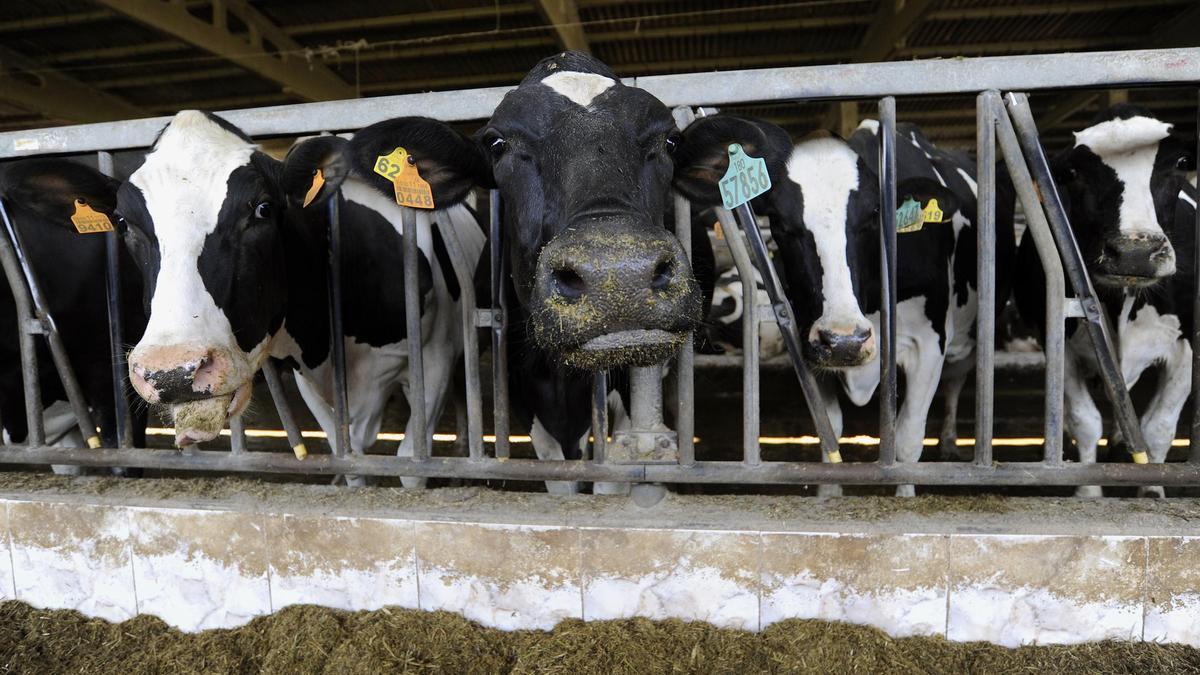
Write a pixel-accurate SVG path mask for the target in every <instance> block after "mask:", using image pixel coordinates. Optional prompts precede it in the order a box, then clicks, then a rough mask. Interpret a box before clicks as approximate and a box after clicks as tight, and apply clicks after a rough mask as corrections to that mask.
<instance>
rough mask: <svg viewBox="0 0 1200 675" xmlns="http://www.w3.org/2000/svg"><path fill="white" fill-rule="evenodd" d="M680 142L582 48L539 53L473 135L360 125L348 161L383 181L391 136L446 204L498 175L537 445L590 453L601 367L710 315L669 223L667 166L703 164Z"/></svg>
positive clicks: (641, 359)
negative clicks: (378, 170)
mask: <svg viewBox="0 0 1200 675" xmlns="http://www.w3.org/2000/svg"><path fill="white" fill-rule="evenodd" d="M683 143H684V141H683V139H682V137H681V135H680V134H679V132H678V131H677V129H676V127H675V122H674V120H673V118H672V116H671V111H670V110H669V109H668V108H667V107H666V106H665V105H664V104H663V103H662V102H661V101H659V100H658V99H657V98H655V97H654V96H653V95H651V94H650V93H648V92H646V91H644V90H641V89H638V88H636V87H631V86H628V85H625V84H624V83H622V82H621V81H620V80H619V79H618V78H617V77H616V75H615V74H614V73H613V72H612V70H611V69H609V68H608V66H606V65H604V64H603V63H601V62H600V61H598V60H597V59H595V58H593V57H591V56H588V55H586V54H580V53H576V52H564V53H561V54H557V55H554V56H551V57H548V58H546V59H543V60H542V61H540V62H539V63H538V64H537V65H535V66H534V67H533V69H532V70H530V72H529V73H528V75H526V77H525V78H524V79H523V80H522V81H521V83H520V84H519V85H518V86H517V87H516V88H515V89H513V90H511V91H509V92H508V93H507V94H506V95H505V96H504V98H503V100H502V101H501V102H500V104H499V105H498V106H497V108H496V110H495V112H494V113H493V114H492V116H491V118H490V119H489V120H488V122H487V123H486V124H485V125H484V126H483V127H482V128H481V129H480V130H478V132H476V133H475V134H474V135H473V136H471V137H468V136H466V135H464V134H462V133H461V132H459V131H457V130H456V129H454V128H453V127H451V126H450V125H447V124H445V123H442V122H438V121H434V120H430V119H426V118H419V117H406V118H399V119H394V120H388V121H384V122H380V123H378V124H375V125H372V126H370V127H367V128H366V129H363V130H361V131H359V132H358V133H356V134H355V135H354V138H353V139H352V140H351V141H350V146H349V156H350V157H351V158H352V159H351V163H352V164H353V165H354V166H355V167H357V168H358V170H359V172H360V173H362V174H364V175H367V176H368V179H369V180H370V181H371V182H372V184H373V185H374V186H375V187H376V189H378V190H379V191H380V192H382V193H385V194H387V193H390V191H391V190H392V186H391V185H390V184H389V183H388V181H387V180H386V179H385V178H383V177H379V176H372V175H370V174H371V172H370V169H369V167H370V166H372V165H373V163H374V162H375V161H376V158H377V157H378V156H380V155H382V154H386V153H387V152H389V151H390V150H392V149H393V148H395V147H404V148H406V149H407V150H408V152H409V153H410V155H411V156H412V157H414V158H415V162H416V166H417V167H418V169H419V170H420V173H421V175H422V176H424V177H425V178H426V180H428V182H429V183H430V185H431V187H432V192H433V196H434V200H435V201H436V202H437V203H438V204H451V203H457V202H459V201H461V200H462V199H464V198H465V197H466V195H467V194H468V193H469V192H470V191H471V190H472V189H473V188H475V187H486V188H497V189H498V190H499V192H500V195H501V199H502V204H503V207H502V208H503V213H502V215H503V221H504V222H503V237H504V241H503V246H504V248H505V251H506V256H507V263H508V267H509V270H510V271H509V274H508V277H507V279H506V282H505V283H506V286H507V288H506V291H507V293H508V295H509V298H511V302H510V303H509V309H510V316H509V318H508V326H509V333H508V340H509V345H510V354H511V365H510V368H509V373H510V375H511V381H510V392H511V395H512V400H513V407H514V412H515V413H516V416H517V417H518V419H520V420H521V421H523V422H524V423H525V424H527V425H528V426H529V428H530V429H531V432H532V434H531V435H532V438H533V445H534V448H535V450H536V452H537V455H538V457H540V458H543V459H563V458H577V457H580V456H581V453H582V451H583V449H584V447H585V446H586V443H587V434H588V430H589V427H590V425H591V412H590V401H591V398H592V377H591V371H595V370H606V369H619V368H622V367H625V366H639V365H640V366H646V365H651V364H656V363H659V362H662V361H663V360H665V359H667V358H669V357H670V356H671V355H672V354H674V353H675V351H676V349H677V348H678V347H679V346H680V344H682V342H683V341H684V340H686V339H691V335H692V332H693V330H694V329H695V328H696V327H697V326H698V325H699V324H700V321H701V319H702V314H701V312H702V305H703V293H702V290H701V284H700V283H699V282H698V280H697V279H696V275H695V273H694V271H693V268H692V266H691V265H690V264H689V260H688V258H687V256H686V255H685V254H684V251H683V249H682V247H681V246H680V243H679V241H678V240H677V239H676V238H675V236H674V235H673V234H672V233H671V231H670V229H669V228H668V227H667V226H666V224H665V219H666V218H665V217H666V216H667V214H668V209H667V206H668V204H667V203H668V202H669V201H670V199H669V198H670V187H671V185H672V182H673V180H674V182H676V183H678V181H679V180H680V179H681V177H683V176H686V175H688V174H689V173H695V172H699V173H705V174H706V173H707V172H708V170H707V167H704V166H692V165H687V164H681V163H680V162H678V161H677V159H676V158H677V157H678V156H679V155H680V153H681V151H682V150H683V148H681V147H680V146H681V144H683ZM695 239H696V242H695V243H696V244H697V245H699V246H703V245H705V243H706V242H707V238H706V237H698V238H695ZM612 379H616V378H612ZM552 487H553V488H554V490H555V491H556V492H570V491H574V490H576V489H577V486H574V485H556V486H552Z"/></svg>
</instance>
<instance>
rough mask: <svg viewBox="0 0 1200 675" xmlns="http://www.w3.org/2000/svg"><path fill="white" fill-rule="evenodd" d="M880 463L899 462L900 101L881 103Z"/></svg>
mask: <svg viewBox="0 0 1200 675" xmlns="http://www.w3.org/2000/svg"><path fill="white" fill-rule="evenodd" d="M879 248H880V256H879V292H880V298H879V329H880V330H879V336H878V337H879V371H880V372H879V463H880V464H883V465H890V464H893V463H895V461H896V398H897V394H896V387H897V383H896V99H895V98H892V97H891V96H885V97H883V98H882V99H880V100H879Z"/></svg>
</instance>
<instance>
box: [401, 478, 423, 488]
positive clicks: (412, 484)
mask: <svg viewBox="0 0 1200 675" xmlns="http://www.w3.org/2000/svg"><path fill="white" fill-rule="evenodd" d="M428 482H429V479H428V478H417V477H416V476H402V477H401V478H400V484H401V485H403V486H404V487H405V488H406V489H408V490H424V489H425V484H426V483H428Z"/></svg>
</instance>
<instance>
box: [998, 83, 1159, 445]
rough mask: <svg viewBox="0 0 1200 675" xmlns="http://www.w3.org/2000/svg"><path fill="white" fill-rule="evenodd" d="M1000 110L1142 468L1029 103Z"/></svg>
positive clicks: (1100, 314) (1112, 359)
mask: <svg viewBox="0 0 1200 675" xmlns="http://www.w3.org/2000/svg"><path fill="white" fill-rule="evenodd" d="M1005 102H1006V105H1007V107H1008V110H1009V115H1010V116H1011V118H1012V122H1013V125H1014V126H1015V127H1016V129H1017V132H1018V135H1017V140H1018V142H1020V144H1021V149H1022V150H1024V152H1025V155H1026V157H1027V158H1028V160H1029V165H1030V169H1031V171H1032V173H1033V176H1034V179H1035V180H1036V181H1037V185H1038V188H1039V193H1040V194H1041V196H1042V203H1043V204H1044V205H1045V207H1046V217H1047V222H1048V223H1049V224H1050V231H1051V232H1052V233H1053V234H1054V239H1055V242H1057V244H1058V250H1059V253H1060V254H1062V259H1063V269H1064V270H1065V271H1066V272H1067V276H1068V278H1069V279H1070V280H1071V285H1072V286H1073V287H1074V289H1075V295H1076V297H1078V298H1079V304H1080V306H1081V308H1082V309H1083V315H1084V316H1083V318H1084V325H1085V326H1086V327H1087V331H1088V337H1089V338H1090V339H1091V342H1092V348H1093V349H1094V350H1095V352H1096V363H1097V365H1098V366H1099V368H1098V370H1099V371H1100V379H1101V381H1103V382H1104V389H1105V393H1107V394H1108V400H1109V402H1110V403H1112V406H1113V417H1115V418H1116V421H1117V424H1118V426H1120V428H1121V434H1122V435H1123V436H1124V437H1125V441H1126V442H1127V443H1129V445H1130V447H1131V448H1132V455H1133V461H1134V462H1135V463H1137V464H1145V463H1146V462H1148V461H1149V457H1148V448H1147V446H1146V439H1145V438H1144V437H1143V436H1142V426H1141V423H1140V422H1139V421H1138V418H1137V411H1136V410H1134V407H1133V401H1132V400H1130V398H1129V390H1128V389H1127V388H1126V387H1125V378H1124V376H1123V375H1122V374H1121V367H1120V364H1119V363H1118V362H1117V350H1116V347H1115V346H1114V343H1113V339H1112V329H1111V328H1110V327H1109V325H1108V318H1107V317H1106V316H1105V314H1104V306H1103V305H1101V304H1100V301H1099V299H1098V298H1097V297H1096V291H1095V289H1094V288H1092V280H1091V279H1090V278H1089V277H1088V273H1087V268H1086V267H1085V265H1084V262H1083V254H1081V253H1080V252H1079V244H1078V243H1077V242H1076V241H1075V235H1074V233H1073V232H1072V231H1071V224H1070V223H1069V222H1067V214H1066V211H1065V209H1064V208H1063V205H1062V200H1061V199H1060V198H1059V196H1058V188H1057V187H1056V186H1055V184H1054V178H1053V176H1052V175H1051V173H1050V164H1049V162H1047V161H1046V154H1045V152H1043V150H1042V144H1041V142H1040V141H1039V140H1038V131H1037V125H1036V123H1035V122H1034V121H1033V113H1032V112H1031V111H1030V109H1029V99H1028V98H1027V97H1026V96H1025V95H1024V94H1018V93H1010V94H1008V96H1007V97H1006V101H1005Z"/></svg>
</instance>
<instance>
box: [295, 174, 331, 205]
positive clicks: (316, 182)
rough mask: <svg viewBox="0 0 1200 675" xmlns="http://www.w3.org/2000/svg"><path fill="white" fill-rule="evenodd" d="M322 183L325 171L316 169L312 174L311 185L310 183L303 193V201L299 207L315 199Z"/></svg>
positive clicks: (323, 183)
mask: <svg viewBox="0 0 1200 675" xmlns="http://www.w3.org/2000/svg"><path fill="white" fill-rule="evenodd" d="M324 185H325V172H324V171H322V170H320V169H317V172H316V173H314V174H313V179H312V185H310V186H309V187H308V192H307V193H305V195H304V203H303V204H301V205H300V206H301V208H303V207H305V206H308V205H309V204H311V203H312V200H314V199H316V198H317V195H318V194H320V192H321V188H322V187H323V186H324Z"/></svg>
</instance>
